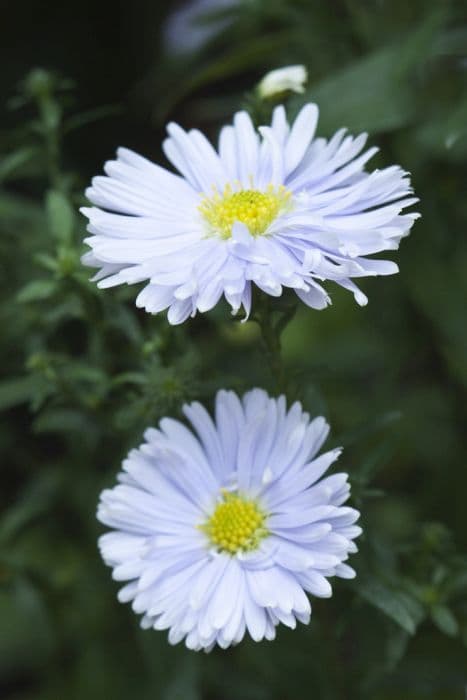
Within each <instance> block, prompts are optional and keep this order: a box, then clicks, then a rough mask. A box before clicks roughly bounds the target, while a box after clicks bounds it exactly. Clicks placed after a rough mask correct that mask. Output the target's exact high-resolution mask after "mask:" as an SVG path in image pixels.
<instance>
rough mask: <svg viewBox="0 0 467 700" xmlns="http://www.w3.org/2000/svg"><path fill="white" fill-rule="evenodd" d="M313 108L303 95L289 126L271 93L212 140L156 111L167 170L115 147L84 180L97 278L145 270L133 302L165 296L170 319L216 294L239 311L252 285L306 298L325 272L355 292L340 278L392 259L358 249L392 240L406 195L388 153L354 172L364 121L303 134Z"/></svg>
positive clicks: (320, 298)
mask: <svg viewBox="0 0 467 700" xmlns="http://www.w3.org/2000/svg"><path fill="white" fill-rule="evenodd" d="M317 121H318V108H317V107H316V105H313V104H307V105H306V106H305V107H303V109H302V110H301V111H300V113H299V114H298V116H297V118H296V119H295V121H294V123H293V125H292V126H291V127H290V126H289V124H288V123H287V119H286V114H285V110H284V107H283V106H279V107H276V109H275V110H274V114H273V117H272V123H271V125H270V126H263V127H260V128H259V133H258V132H257V131H256V130H255V128H254V126H253V124H252V122H251V119H250V117H249V116H248V114H247V113H246V112H238V113H237V114H236V115H235V117H234V121H233V125H232V126H225V127H224V128H223V129H222V130H221V133H220V138H219V147H218V150H216V149H214V148H213V147H212V146H211V144H210V143H209V141H208V140H207V139H206V137H205V136H204V135H203V134H202V133H201V132H200V131H197V130H196V129H193V130H191V131H188V132H186V131H184V130H183V129H182V128H181V127H180V126H178V125H177V124H173V123H171V124H169V125H168V127H167V131H168V134H169V137H168V138H167V140H166V141H164V144H163V147H164V152H165V154H166V156H167V158H168V159H169V161H171V163H172V164H173V165H174V167H175V168H176V169H177V170H178V171H179V173H180V175H175V174H174V173H171V172H169V171H168V170H165V169H164V168H161V167H160V166H158V165H155V164H154V163H151V162H150V161H148V160H146V159H145V158H142V157H141V156H139V155H137V154H136V153H133V152H132V151H129V150H127V149H125V148H120V149H118V152H117V160H114V161H109V162H108V163H106V164H105V166H104V169H105V172H106V176H100V177H95V178H94V179H93V181H92V187H90V188H89V189H87V190H86V195H87V197H88V199H89V200H90V201H91V202H92V203H93V204H94V205H95V207H92V208H84V209H83V210H82V211H83V213H84V214H85V215H86V216H87V217H88V219H89V225H88V231H89V233H90V234H91V235H90V236H89V237H88V238H86V243H87V244H88V245H89V246H90V248H91V251H89V252H88V253H86V254H85V255H84V257H83V262H84V263H85V264H86V265H90V266H92V267H98V268H100V270H99V271H98V273H97V275H96V276H95V277H94V279H95V280H99V286H100V287H112V286H114V285H119V284H123V283H127V284H132V283H134V282H146V285H145V287H144V288H143V290H142V291H141V292H140V293H139V295H138V297H137V299H136V304H137V306H140V307H143V308H145V309H146V310H147V311H149V312H151V313H157V312H159V311H162V310H164V309H168V320H169V322H170V323H173V324H176V323H181V322H182V321H184V320H185V319H186V318H188V316H194V315H195V314H196V312H197V311H208V310H209V309H211V308H212V307H213V306H215V304H217V302H218V301H219V300H220V299H221V297H222V296H224V297H225V298H226V300H227V301H228V303H229V304H230V306H231V307H232V310H233V313H237V312H238V311H239V309H240V308H242V307H243V309H244V311H245V313H246V315H247V316H248V314H249V312H250V307H251V292H252V285H253V284H255V285H256V286H257V287H259V288H260V289H261V290H263V292H265V293H266V294H270V295H272V296H280V295H281V293H282V290H283V288H284V287H289V288H291V289H293V290H295V292H296V293H297V295H298V296H299V297H300V299H301V300H302V301H304V302H305V304H307V305H308V306H311V307H312V308H314V309H323V308H324V307H325V306H327V305H328V304H329V303H330V298H329V296H328V294H327V292H326V291H325V290H324V288H323V287H322V286H321V284H320V283H321V282H322V281H325V280H332V281H334V282H336V283H337V284H339V285H340V286H341V287H344V288H345V289H348V290H350V291H352V292H353V294H354V295H355V299H356V300H357V302H358V303H359V304H365V303H366V301H367V299H366V297H365V295H364V294H363V293H362V292H361V291H360V290H359V289H358V288H357V287H356V285H355V283H354V282H353V281H352V279H353V278H357V277H364V276H368V275H389V274H392V273H394V272H397V269H398V268H397V266H396V264H395V263H393V262H389V261H386V260H380V259H377V260H372V259H369V258H367V257H366V256H367V255H371V254H372V253H378V252H380V251H383V250H393V249H395V248H397V247H398V245H399V241H400V239H401V238H402V237H403V236H405V235H407V233H408V232H409V229H410V227H411V226H412V224H413V221H414V219H415V218H416V217H417V214H414V213H409V214H401V212H402V210H403V209H404V208H405V207H407V206H409V205H410V204H413V203H414V202H416V201H417V200H416V199H414V198H413V197H412V196H411V193H412V190H411V187H410V182H409V178H408V176H407V173H405V172H404V171H403V170H401V169H400V168H399V167H398V166H391V167H388V168H384V169H382V170H374V171H373V172H370V173H369V172H365V170H364V168H365V165H366V163H367V161H368V160H369V159H370V158H371V157H372V156H373V155H374V154H375V153H376V151H377V149H376V148H370V149H369V150H366V151H363V152H362V150H363V148H364V146H365V142H366V138H367V137H366V134H362V135H360V136H358V137H356V138H354V137H353V136H346V130H345V129H341V130H339V131H338V132H337V133H336V134H335V135H334V136H333V137H332V138H331V139H330V140H326V139H324V138H314V134H315V129H316V124H317Z"/></svg>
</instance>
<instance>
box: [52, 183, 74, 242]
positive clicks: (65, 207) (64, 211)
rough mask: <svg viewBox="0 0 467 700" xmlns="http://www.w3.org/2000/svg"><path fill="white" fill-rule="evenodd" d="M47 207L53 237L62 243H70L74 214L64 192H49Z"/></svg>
mask: <svg viewBox="0 0 467 700" xmlns="http://www.w3.org/2000/svg"><path fill="white" fill-rule="evenodd" d="M45 206H46V210H47V218H48V221H49V226H50V231H51V233H52V235H53V236H54V238H56V239H57V240H58V241H59V242H60V243H69V242H70V240H71V234H72V232H73V223H74V212H73V209H72V207H71V205H70V203H69V201H68V199H67V198H66V197H65V195H64V194H62V192H58V191H57V190H49V191H48V192H47V195H46V200H45Z"/></svg>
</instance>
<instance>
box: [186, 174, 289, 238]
mask: <svg viewBox="0 0 467 700" xmlns="http://www.w3.org/2000/svg"><path fill="white" fill-rule="evenodd" d="M290 198H291V193H290V192H288V191H287V190H286V188H285V187H283V186H280V187H277V188H275V187H274V185H269V186H268V187H267V188H266V191H265V192H260V191H259V190H239V191H234V190H233V188H232V186H231V185H226V186H225V188H224V191H223V192H222V194H219V193H218V192H217V191H216V192H215V193H214V194H213V195H212V197H204V198H203V201H202V202H201V204H200V206H199V211H200V213H201V215H202V216H203V218H204V219H205V221H206V222H207V223H208V230H209V232H211V233H214V234H217V235H219V236H220V237H221V238H230V237H231V235H232V228H233V225H234V224H235V223H237V222H238V223H241V224H245V226H246V227H247V229H248V231H249V232H250V233H251V235H252V236H259V235H261V234H263V233H265V231H266V229H267V228H268V226H269V225H270V224H271V223H272V222H273V221H274V219H275V218H276V217H277V216H278V214H279V213H280V212H283V211H285V210H286V209H287V207H290Z"/></svg>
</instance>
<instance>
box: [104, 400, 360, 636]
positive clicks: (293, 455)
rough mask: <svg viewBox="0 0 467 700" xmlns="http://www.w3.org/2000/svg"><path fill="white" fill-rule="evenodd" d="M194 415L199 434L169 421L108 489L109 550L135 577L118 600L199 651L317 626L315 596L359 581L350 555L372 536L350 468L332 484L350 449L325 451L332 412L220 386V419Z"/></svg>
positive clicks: (119, 575)
mask: <svg viewBox="0 0 467 700" xmlns="http://www.w3.org/2000/svg"><path fill="white" fill-rule="evenodd" d="M184 412H185V415H186V416H187V418H188V420H189V421H190V422H191V424H192V426H193V429H194V432H191V431H190V430H189V429H188V428H186V427H185V426H184V425H182V423H180V422H178V421H176V420H172V419H169V418H164V419H163V420H162V421H161V423H160V426H159V429H157V430H156V429H154V428H150V429H149V430H147V432H146V434H145V438H146V442H145V443H144V444H143V445H141V447H140V448H139V449H136V450H132V451H131V452H130V454H129V455H128V458H127V459H126V461H125V462H124V463H123V472H122V473H121V474H120V476H119V482H120V483H119V484H118V485H117V486H115V487H114V488H113V489H111V490H106V491H104V492H103V493H102V495H101V500H100V504H99V509H98V518H99V520H100V521H101V522H103V523H104V524H105V525H108V526H109V527H111V528H112V530H113V531H112V532H109V533H107V534H105V535H103V536H102V537H101V538H100V541H99V545H100V549H101V552H102V556H103V558H104V561H105V562H106V563H107V564H108V565H109V566H111V567H113V577H114V578H115V579H116V580H117V581H128V583H126V585H125V586H124V587H123V588H122V589H121V590H120V593H119V599H120V600H121V601H123V602H127V601H133V609H134V611H135V612H137V613H140V614H142V615H143V617H142V621H141V625H142V627H144V628H150V627H153V628H154V629H157V630H162V629H169V630H170V631H169V641H170V642H171V643H172V644H175V643H177V642H179V641H181V640H182V639H185V643H186V645H187V646H188V647H189V648H190V649H196V650H199V649H205V650H210V649H211V648H212V647H213V646H214V645H215V644H218V645H219V646H221V647H228V646H230V645H231V644H236V643H238V642H239V641H240V640H241V639H242V638H243V636H244V635H245V633H246V632H248V633H249V634H250V636H251V637H252V638H253V639H254V640H256V641H259V640H261V639H263V638H266V639H273V638H274V636H275V628H276V626H277V625H278V624H279V623H280V622H282V623H283V624H285V625H287V626H288V627H292V628H293V627H295V625H296V621H297V620H299V621H300V622H303V623H307V622H308V621H309V619H310V614H311V606H310V602H309V599H308V597H307V595H306V593H305V592H308V593H311V594H313V595H315V596H319V597H328V596H330V595H331V586H330V584H329V582H328V580H327V577H329V576H340V577H343V578H352V577H353V576H354V575H355V572H354V571H353V569H351V568H350V567H349V566H348V565H347V564H345V563H344V562H345V561H346V559H347V558H348V555H349V553H350V552H355V551H356V546H355V544H354V542H353V540H354V538H355V537H358V535H359V534H360V532H361V529H360V528H359V527H358V526H357V525H355V521H356V520H357V519H358V517H359V513H358V512H357V511H356V510H354V509H352V508H348V507H344V506H343V505H342V504H343V503H344V502H345V501H346V500H347V498H348V496H349V491H350V488H349V485H348V482H347V474H333V475H332V476H328V477H326V478H324V479H321V477H322V475H323V474H324V473H325V471H326V470H327V469H328V467H329V466H330V465H331V464H332V463H333V462H334V461H335V460H336V459H337V457H338V456H339V453H340V450H331V451H330V452H326V453H324V454H322V455H321V456H319V457H317V456H316V455H317V452H318V450H319V449H320V447H321V445H322V444H323V442H324V440H325V439H326V436H327V434H328V426H327V424H326V422H325V420H324V419H323V418H315V419H314V420H313V421H311V422H310V419H309V416H308V414H306V413H304V412H303V411H302V408H301V406H300V404H299V403H295V404H294V405H293V406H292V407H291V408H290V410H289V411H287V410H286V404H285V398H284V397H283V396H282V397H280V398H279V399H272V398H270V397H269V396H268V395H267V394H266V392H264V391H262V390H259V389H254V390H253V391H250V392H248V393H247V394H245V396H243V398H242V399H240V398H238V396H237V395H236V394H234V393H233V392H227V391H220V392H219V393H218V394H217V397H216V407H215V421H213V420H212V419H211V418H210V417H209V414H208V413H207V412H206V410H205V409H204V408H203V407H202V406H201V405H200V404H199V403H193V404H191V405H189V406H185V407H184Z"/></svg>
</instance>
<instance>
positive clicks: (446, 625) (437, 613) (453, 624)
mask: <svg viewBox="0 0 467 700" xmlns="http://www.w3.org/2000/svg"><path fill="white" fill-rule="evenodd" d="M431 619H432V620H433V622H434V623H435V625H436V627H437V628H438V629H439V630H440V632H443V634H447V635H448V636H449V637H455V636H456V635H457V634H458V633H459V623H458V622H457V620H456V618H455V617H454V615H453V614H452V612H451V611H450V610H449V608H448V607H446V605H435V606H434V607H433V608H432V609H431Z"/></svg>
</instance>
